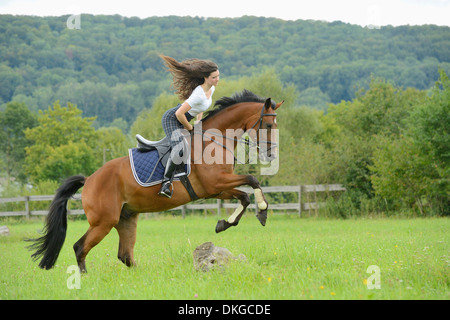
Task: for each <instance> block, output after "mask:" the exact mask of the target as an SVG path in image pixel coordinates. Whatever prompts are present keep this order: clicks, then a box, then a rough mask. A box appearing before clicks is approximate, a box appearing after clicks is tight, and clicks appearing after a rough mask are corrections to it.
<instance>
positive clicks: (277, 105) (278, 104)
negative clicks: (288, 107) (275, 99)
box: [274, 100, 284, 110]
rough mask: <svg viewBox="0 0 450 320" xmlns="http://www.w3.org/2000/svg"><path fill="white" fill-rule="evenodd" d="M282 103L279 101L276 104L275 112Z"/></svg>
mask: <svg viewBox="0 0 450 320" xmlns="http://www.w3.org/2000/svg"><path fill="white" fill-rule="evenodd" d="M283 103H284V100H283V101H281V102H280V103H277V104H276V106H275V109H274V110H277V109H278V108H279V107H281V105H282V104H283Z"/></svg>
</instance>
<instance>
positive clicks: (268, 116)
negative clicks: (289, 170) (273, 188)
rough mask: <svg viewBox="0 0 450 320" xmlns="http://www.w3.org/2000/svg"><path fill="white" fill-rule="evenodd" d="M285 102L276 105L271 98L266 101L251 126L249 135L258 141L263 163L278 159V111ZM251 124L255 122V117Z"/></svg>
mask: <svg viewBox="0 0 450 320" xmlns="http://www.w3.org/2000/svg"><path fill="white" fill-rule="evenodd" d="M283 102H284V100H283V101H281V102H280V103H277V104H275V103H274V102H272V99H271V98H268V99H266V101H265V102H264V106H263V107H262V109H261V110H260V113H259V114H258V115H257V116H258V119H257V120H256V122H255V123H254V124H253V125H251V124H250V126H249V127H250V130H249V135H250V136H251V137H252V139H253V140H256V143H257V146H258V153H259V158H260V160H261V161H265V162H270V161H272V160H275V158H276V157H277V153H278V152H277V151H278V148H277V143H278V142H277V136H278V135H277V130H276V129H277V114H276V112H275V110H277V109H278V108H279V107H280V106H281V105H282V104H283ZM251 119H252V120H250V121H249V123H251V122H253V121H254V117H252V118H251Z"/></svg>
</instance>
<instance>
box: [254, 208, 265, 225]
mask: <svg viewBox="0 0 450 320" xmlns="http://www.w3.org/2000/svg"><path fill="white" fill-rule="evenodd" d="M256 217H257V218H258V220H259V222H260V223H261V225H262V226H263V227H264V226H265V225H266V220H267V210H263V211H259V212H258V213H257V214H256Z"/></svg>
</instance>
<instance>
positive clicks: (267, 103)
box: [264, 98, 272, 110]
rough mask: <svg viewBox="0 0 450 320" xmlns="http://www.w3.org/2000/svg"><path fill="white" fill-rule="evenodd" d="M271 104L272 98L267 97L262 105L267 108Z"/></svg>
mask: <svg viewBox="0 0 450 320" xmlns="http://www.w3.org/2000/svg"><path fill="white" fill-rule="evenodd" d="M271 106H272V99H271V98H267V99H266V102H264V107H265V108H266V110H269V109H270V107H271Z"/></svg>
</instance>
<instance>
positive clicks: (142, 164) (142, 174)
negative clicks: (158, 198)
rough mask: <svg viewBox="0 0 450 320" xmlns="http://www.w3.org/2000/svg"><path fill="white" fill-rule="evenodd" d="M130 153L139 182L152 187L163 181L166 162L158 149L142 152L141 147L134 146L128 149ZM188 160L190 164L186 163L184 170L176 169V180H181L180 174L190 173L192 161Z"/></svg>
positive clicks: (132, 165)
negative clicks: (160, 156)
mask: <svg viewBox="0 0 450 320" xmlns="http://www.w3.org/2000/svg"><path fill="white" fill-rule="evenodd" d="M128 154H129V158H130V164H131V170H132V171H133V176H134V178H135V179H136V182H137V183H138V184H140V185H141V186H143V187H150V186H154V185H157V184H160V183H162V181H163V178H164V171H165V165H166V164H165V163H164V165H163V164H162V161H161V159H160V158H159V154H158V151H157V150H156V149H155V150H151V151H145V152H142V151H141V150H139V148H132V149H129V150H128ZM163 159H164V160H166V159H167V157H163ZM189 160H190V159H189ZM187 162H188V164H185V165H184V172H181V173H180V172H179V171H176V172H177V173H176V174H175V176H174V180H180V179H179V177H180V176H183V175H189V174H190V171H191V166H190V161H187Z"/></svg>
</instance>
